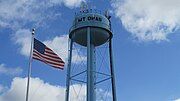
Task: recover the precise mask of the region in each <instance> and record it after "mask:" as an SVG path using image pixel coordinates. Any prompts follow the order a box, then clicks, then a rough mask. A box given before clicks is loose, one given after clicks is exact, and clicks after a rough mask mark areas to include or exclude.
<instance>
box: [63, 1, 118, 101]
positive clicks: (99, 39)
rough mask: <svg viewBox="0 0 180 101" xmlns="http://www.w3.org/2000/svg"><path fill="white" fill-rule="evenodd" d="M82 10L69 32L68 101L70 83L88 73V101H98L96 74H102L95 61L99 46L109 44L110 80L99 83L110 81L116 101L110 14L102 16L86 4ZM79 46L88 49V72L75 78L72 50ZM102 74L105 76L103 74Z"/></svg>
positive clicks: (77, 14) (67, 98) (106, 13)
mask: <svg viewBox="0 0 180 101" xmlns="http://www.w3.org/2000/svg"><path fill="white" fill-rule="evenodd" d="M81 6H82V7H81V10H80V11H79V12H77V13H76V14H75V19H74V22H73V25H72V27H71V28H70V31H69V58H68V67H67V83H66V86H67V89H66V101H70V100H69V93H70V85H71V84H70V82H71V80H73V77H75V76H77V75H80V74H81V73H86V75H87V78H86V82H85V84H86V86H87V92H86V93H87V94H86V101H97V100H96V90H95V89H96V85H97V84H98V83H97V81H96V74H97V73H100V72H97V71H96V59H95V53H96V51H95V49H96V48H98V46H101V45H103V44H104V43H107V42H108V46H109V47H108V50H109V52H108V53H109V68H110V73H109V78H107V79H104V80H102V81H98V82H104V81H106V80H108V79H109V80H110V82H111V85H108V86H111V88H112V101H117V100H116V88H115V76H114V67H113V57H112V36H113V35H112V32H111V22H110V16H109V14H108V12H105V13H104V14H101V13H100V12H98V11H97V10H94V9H88V7H87V5H86V4H82V5H81ZM74 43H76V44H79V45H81V46H82V47H86V52H87V54H86V55H87V56H86V57H87V61H86V62H87V66H86V67H85V68H86V71H84V72H80V73H78V74H76V75H74V76H72V75H71V64H72V56H73V54H72V50H73V44H74ZM101 74H103V73H102V72H101ZM72 101H73V100H72Z"/></svg>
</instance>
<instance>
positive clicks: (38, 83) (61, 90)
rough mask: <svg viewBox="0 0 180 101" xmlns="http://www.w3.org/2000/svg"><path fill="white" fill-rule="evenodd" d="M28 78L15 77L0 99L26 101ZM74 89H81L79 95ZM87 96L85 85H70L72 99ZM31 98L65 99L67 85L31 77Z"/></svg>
mask: <svg viewBox="0 0 180 101" xmlns="http://www.w3.org/2000/svg"><path fill="white" fill-rule="evenodd" d="M26 80H27V78H19V77H16V78H14V79H13V82H12V84H11V87H10V89H9V90H7V91H6V92H4V93H3V94H1V95H0V101H25V94H26V93H25V92H26V82H27V81H26ZM72 87H73V88H72ZM73 89H76V91H79V90H80V89H81V92H80V93H79V96H78V97H77V95H76V93H75V92H74V90H73ZM100 93H105V91H103V90H101V92H100ZM85 97H86V86H85V85H80V84H74V85H71V86H70V100H72V99H73V101H83V100H85ZM97 97H98V96H97ZM109 97H110V96H108V98H109ZM29 99H30V101H59V100H61V101H64V100H65V87H62V86H55V85H51V84H49V83H45V82H44V81H43V80H41V79H39V78H31V82H30V93H29ZM99 101H102V100H99Z"/></svg>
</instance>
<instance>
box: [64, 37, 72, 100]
mask: <svg viewBox="0 0 180 101" xmlns="http://www.w3.org/2000/svg"><path fill="white" fill-rule="evenodd" d="M72 47H73V40H72V39H69V43H68V48H69V49H68V66H67V78H66V99H65V101H69V87H70V79H71V78H70V76H71V60H72Z"/></svg>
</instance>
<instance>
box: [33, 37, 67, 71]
mask: <svg viewBox="0 0 180 101" xmlns="http://www.w3.org/2000/svg"><path fill="white" fill-rule="evenodd" d="M35 41H36V42H34V44H38V43H39V44H38V45H36V47H34V49H33V59H36V60H39V61H42V62H44V63H46V64H48V65H50V66H52V67H55V68H59V69H63V67H64V65H65V63H64V62H63V60H62V59H61V58H60V57H59V56H58V55H57V54H56V53H54V52H53V51H52V50H51V49H50V48H48V47H47V46H45V45H44V44H43V43H40V41H38V40H35ZM42 45H44V46H42ZM37 46H38V47H37ZM42 51H43V52H42Z"/></svg>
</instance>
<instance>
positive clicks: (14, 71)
mask: <svg viewBox="0 0 180 101" xmlns="http://www.w3.org/2000/svg"><path fill="white" fill-rule="evenodd" d="M22 72H23V70H22V68H20V67H16V68H10V67H6V66H5V65H4V64H0V74H5V75H13V76H15V75H19V74H21V73H22Z"/></svg>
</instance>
